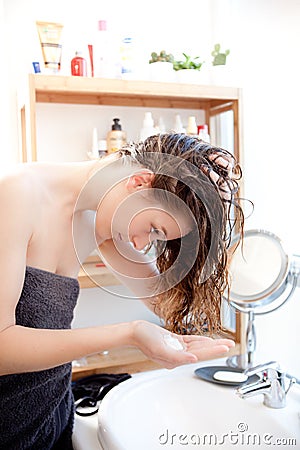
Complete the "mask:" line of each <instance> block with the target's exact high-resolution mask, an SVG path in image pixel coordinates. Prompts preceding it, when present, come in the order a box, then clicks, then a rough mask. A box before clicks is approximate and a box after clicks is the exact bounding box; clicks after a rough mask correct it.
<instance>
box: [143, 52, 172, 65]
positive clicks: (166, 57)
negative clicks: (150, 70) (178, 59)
mask: <svg viewBox="0 0 300 450" xmlns="http://www.w3.org/2000/svg"><path fill="white" fill-rule="evenodd" d="M159 61H160V62H171V63H173V61H174V56H173V55H172V53H167V52H166V51H165V50H161V52H160V53H156V52H152V53H151V59H149V64H152V63H155V62H159Z"/></svg>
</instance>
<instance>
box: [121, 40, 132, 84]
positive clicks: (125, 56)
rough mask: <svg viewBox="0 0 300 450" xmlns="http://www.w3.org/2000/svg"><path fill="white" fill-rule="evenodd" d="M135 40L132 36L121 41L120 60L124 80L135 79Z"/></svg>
mask: <svg viewBox="0 0 300 450" xmlns="http://www.w3.org/2000/svg"><path fill="white" fill-rule="evenodd" d="M134 52H135V50H134V40H133V38H132V37H131V36H125V37H123V39H122V40H121V47H120V59H121V77H122V78H123V79H125V80H126V79H132V78H134V63H135V62H134V60H135V57H134Z"/></svg>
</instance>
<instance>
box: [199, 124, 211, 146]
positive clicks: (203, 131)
mask: <svg viewBox="0 0 300 450" xmlns="http://www.w3.org/2000/svg"><path fill="white" fill-rule="evenodd" d="M198 137H199V138H200V139H202V141H204V142H207V143H208V144H210V135H209V134H208V125H207V124H206V123H205V124H204V125H200V126H199V134H198Z"/></svg>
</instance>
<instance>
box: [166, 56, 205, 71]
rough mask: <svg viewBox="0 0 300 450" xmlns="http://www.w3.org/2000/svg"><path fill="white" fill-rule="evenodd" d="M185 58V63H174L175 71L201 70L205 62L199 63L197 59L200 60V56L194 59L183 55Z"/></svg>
mask: <svg viewBox="0 0 300 450" xmlns="http://www.w3.org/2000/svg"><path fill="white" fill-rule="evenodd" d="M182 54H183V56H184V58H185V59H184V61H181V60H179V61H176V60H175V61H173V68H174V70H176V71H178V70H200V69H201V66H202V64H203V62H199V61H197V59H199V58H200V56H195V57H194V58H192V57H191V56H189V55H187V54H186V53H182Z"/></svg>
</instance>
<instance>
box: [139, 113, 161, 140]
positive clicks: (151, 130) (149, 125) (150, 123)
mask: <svg viewBox="0 0 300 450" xmlns="http://www.w3.org/2000/svg"><path fill="white" fill-rule="evenodd" d="M157 133H158V131H157V129H156V128H155V126H154V120H153V118H152V114H151V112H146V113H145V117H144V121H143V127H142V129H141V132H140V140H141V141H144V140H145V139H146V138H147V137H149V136H153V135H154V134H157Z"/></svg>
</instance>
